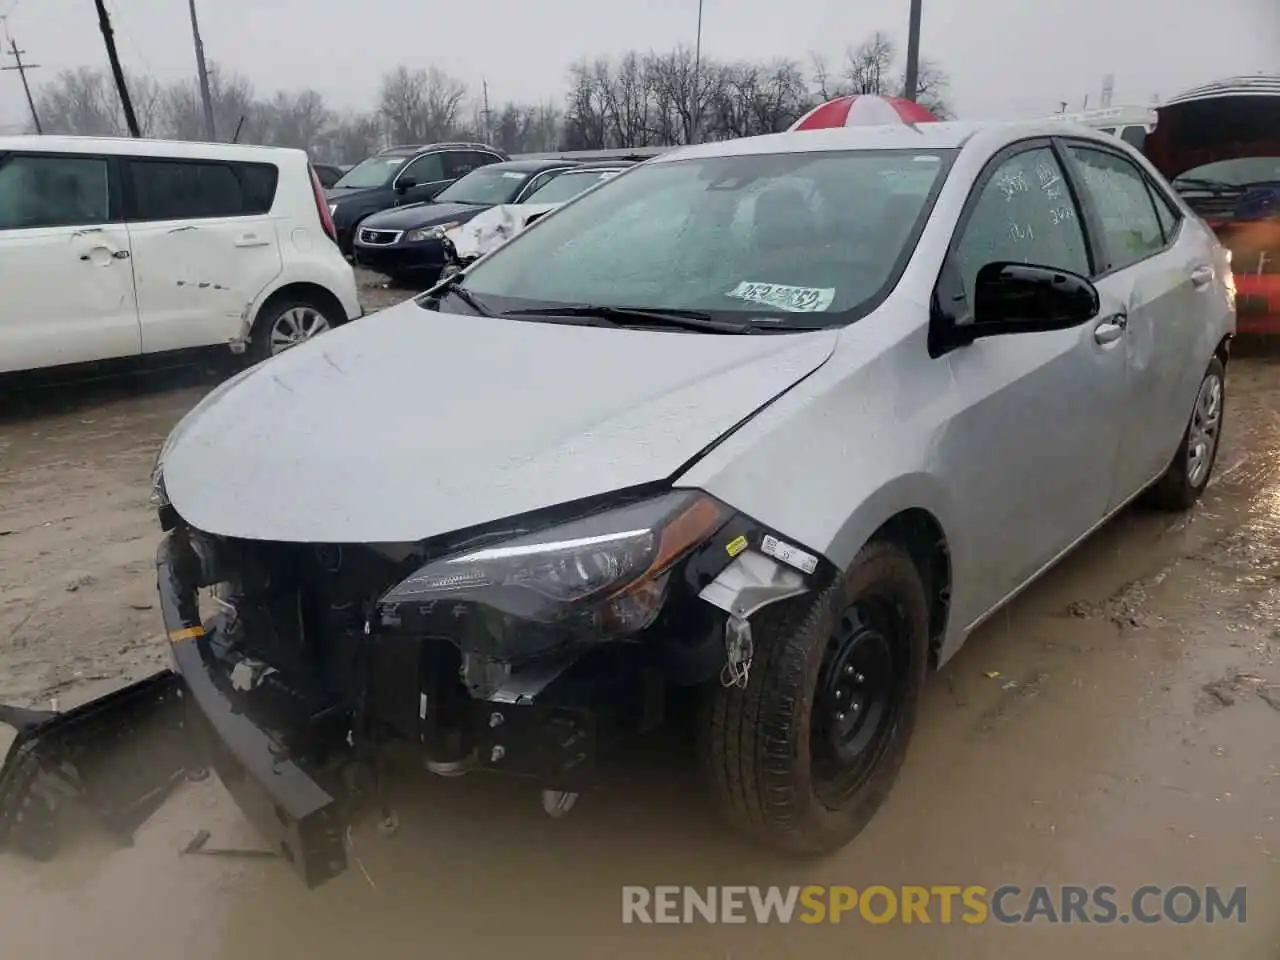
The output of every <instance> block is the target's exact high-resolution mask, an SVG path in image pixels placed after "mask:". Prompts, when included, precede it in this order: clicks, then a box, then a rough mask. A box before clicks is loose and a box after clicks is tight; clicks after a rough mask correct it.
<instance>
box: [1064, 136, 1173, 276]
mask: <svg viewBox="0 0 1280 960" xmlns="http://www.w3.org/2000/svg"><path fill="white" fill-rule="evenodd" d="M1070 151H1071V156H1072V158H1073V159H1074V160H1075V161H1076V169H1078V170H1079V171H1080V175H1081V179H1083V180H1084V189H1085V190H1087V191H1088V192H1089V194H1090V196H1091V197H1092V198H1093V205H1094V207H1095V208H1096V209H1097V211H1098V218H1099V219H1100V220H1101V221H1102V236H1103V241H1104V243H1105V244H1106V248H1107V249H1106V253H1107V259H1108V263H1107V265H1106V266H1105V268H1104V269H1105V270H1123V269H1124V268H1125V267H1128V266H1132V265H1133V264H1135V263H1137V262H1139V261H1140V260H1145V259H1146V258H1147V257H1150V256H1152V255H1153V254H1156V253H1159V252H1160V250H1162V249H1163V248H1164V244H1165V239H1164V231H1163V230H1162V229H1161V227H1160V218H1159V216H1158V215H1157V214H1156V207H1155V203H1154V202H1153V201H1152V199H1151V191H1150V190H1148V189H1147V179H1146V177H1144V176H1143V175H1142V172H1141V171H1140V170H1138V168H1137V167H1135V166H1134V165H1133V164H1132V163H1130V162H1129V161H1128V160H1126V159H1125V158H1124V157H1121V156H1118V155H1117V154H1114V153H1110V152H1108V151H1105V150H1097V149H1094V148H1091V147H1085V146H1081V145H1079V144H1072V145H1071V147H1070Z"/></svg>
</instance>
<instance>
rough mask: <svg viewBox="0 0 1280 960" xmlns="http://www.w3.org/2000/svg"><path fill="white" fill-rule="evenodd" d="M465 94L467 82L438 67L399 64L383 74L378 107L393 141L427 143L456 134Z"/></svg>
mask: <svg viewBox="0 0 1280 960" xmlns="http://www.w3.org/2000/svg"><path fill="white" fill-rule="evenodd" d="M466 96H467V88H466V85H465V84H463V83H462V82H461V81H460V80H457V79H456V78H454V77H451V76H449V74H447V73H445V72H444V71H442V70H440V69H439V68H437V67H432V68H430V69H429V70H409V69H408V68H406V67H403V66H400V67H396V68H395V69H394V70H392V71H390V72H389V73H387V74H386V75H385V76H384V77H383V78H382V88H381V91H380V93H379V96H378V111H379V113H381V114H382V116H383V118H384V119H385V120H386V122H387V126H388V128H389V129H390V132H391V139H392V140H394V141H395V142H396V143H430V142H432V141H436V140H445V139H448V138H449V137H451V136H453V135H454V134H455V132H456V131H457V130H458V128H459V126H460V123H459V121H460V119H461V114H462V108H463V105H464V101H465V100H466Z"/></svg>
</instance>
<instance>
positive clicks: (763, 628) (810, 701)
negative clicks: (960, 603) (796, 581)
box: [701, 542, 929, 854]
mask: <svg viewBox="0 0 1280 960" xmlns="http://www.w3.org/2000/svg"><path fill="white" fill-rule="evenodd" d="M752 635H753V640H754V646H755V653H756V656H755V661H754V663H753V664H752V669H751V671H750V674H749V678H748V682H747V686H746V688H745V689H742V688H738V687H733V688H727V689H726V688H719V687H718V688H716V689H715V690H714V691H712V693H711V695H710V697H709V703H708V708H707V711H706V716H705V718H704V722H703V724H702V730H701V733H702V737H701V747H702V751H701V752H702V759H703V767H704V770H705V773H706V775H707V779H708V781H709V786H710V789H711V792H712V795H713V797H714V799H715V801H716V804H717V806H718V807H719V808H720V810H721V811H722V813H723V814H724V816H725V817H726V819H728V821H729V822H730V823H731V824H732V825H733V826H735V827H736V828H738V829H739V830H741V831H743V832H744V833H746V834H747V835H748V836H750V837H752V838H753V839H755V840H757V841H759V842H761V843H763V844H765V845H767V846H770V847H773V848H775V849H778V850H781V851H784V852H788V853H794V854H822V853H829V852H832V851H835V850H838V849H840V848H841V847H843V846H845V845H846V844H848V843H849V842H850V841H851V840H853V838H854V837H856V836H857V835H858V834H859V833H860V832H861V831H862V829H863V828H864V827H865V826H866V825H867V823H868V822H869V821H870V820H871V818H872V816H873V815H874V814H875V812H876V811H877V810H878V809H879V807H880V805H881V804H882V803H883V802H884V800H885V798H886V796H887V795H888V793H889V790H890V788H891V787H892V786H893V783H894V781H895V780H896V779H897V776H898V771H899V769H900V768H901V766H902V762H903V760H904V758H905V757H906V751H907V744H908V742H909V741H910V739H911V734H912V731H913V729H914V727H915V721H916V713H917V709H918V705H919V698H920V691H921V689H922V687H923V685H924V678H925V674H926V670H927V661H928V647H929V640H928V637H929V604H928V599H927V595H926V592H925V588H924V585H923V583H922V582H921V578H920V574H919V572H918V571H917V569H916V566H915V564H914V563H913V562H912V560H911V557H910V556H909V555H908V554H907V552H906V550H904V549H903V548H902V547H900V546H898V545H897V544H894V543H889V542H873V543H870V544H868V545H867V546H865V547H864V548H863V549H862V551H861V552H860V553H859V554H858V556H857V557H856V558H854V561H853V563H852V564H851V566H850V567H849V570H848V572H847V573H846V574H845V576H844V577H843V578H842V579H841V580H840V581H838V582H837V583H835V584H833V585H832V586H830V587H828V588H827V589H826V590H825V591H823V592H822V593H821V594H819V595H818V596H817V597H814V598H809V599H808V601H807V602H806V599H805V598H800V599H799V600H796V601H791V602H783V603H779V604H777V605H776V606H774V607H768V608H766V609H765V610H764V611H762V612H761V613H760V614H759V615H757V616H756V617H755V618H754V619H753V621H752Z"/></svg>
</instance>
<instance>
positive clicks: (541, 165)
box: [476, 160, 581, 173]
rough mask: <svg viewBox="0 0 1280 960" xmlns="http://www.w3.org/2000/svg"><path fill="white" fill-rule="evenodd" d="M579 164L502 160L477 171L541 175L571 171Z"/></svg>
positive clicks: (560, 161)
mask: <svg viewBox="0 0 1280 960" xmlns="http://www.w3.org/2000/svg"><path fill="white" fill-rule="evenodd" d="M578 166H581V164H578V163H575V162H574V161H572V160H503V161H501V162H500V163H486V164H485V165H484V166H483V167H476V169H477V170H513V171H519V172H520V173H541V172H542V171H543V170H559V169H564V170H572V169H574V168H575V167H578Z"/></svg>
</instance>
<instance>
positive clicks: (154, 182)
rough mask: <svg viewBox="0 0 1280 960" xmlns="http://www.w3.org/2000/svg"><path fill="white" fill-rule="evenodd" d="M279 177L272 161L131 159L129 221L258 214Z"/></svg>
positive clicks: (267, 205)
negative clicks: (265, 162)
mask: <svg viewBox="0 0 1280 960" xmlns="http://www.w3.org/2000/svg"><path fill="white" fill-rule="evenodd" d="M278 176H279V174H278V171H277V170H276V168H275V167H274V166H273V165H271V164H231V163H219V162H214V161H188V160H151V159H141V158H134V159H130V160H129V161H128V174H127V181H128V184H129V188H130V205H129V219H130V220H134V221H139V220H198V219H207V218H210V217H243V216H256V215H262V214H265V213H267V212H269V211H270V209H271V205H272V203H273V202H274V199H275V190H276V181H277V179H278Z"/></svg>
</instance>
